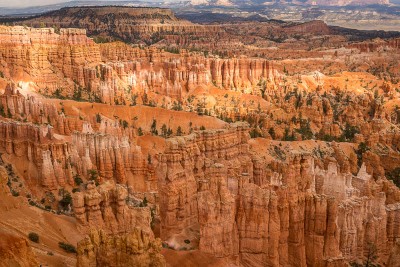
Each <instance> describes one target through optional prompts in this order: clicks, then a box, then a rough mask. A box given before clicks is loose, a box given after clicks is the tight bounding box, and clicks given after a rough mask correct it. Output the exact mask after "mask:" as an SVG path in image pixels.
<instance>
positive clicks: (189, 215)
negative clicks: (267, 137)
mask: <svg viewBox="0 0 400 267" xmlns="http://www.w3.org/2000/svg"><path fill="white" fill-rule="evenodd" d="M231 127H232V128H230V129H225V130H221V131H204V132H200V133H197V134H196V135H192V136H189V137H182V138H173V139H170V140H169V147H168V148H167V150H166V152H165V153H164V154H162V155H160V158H159V161H160V166H159V169H160V172H159V173H157V175H158V177H159V191H160V192H159V194H160V211H161V214H160V216H161V237H162V239H163V240H167V243H168V244H169V245H170V246H172V247H175V248H176V249H179V248H180V247H183V246H184V244H183V243H180V242H182V240H183V239H185V238H184V237H182V235H187V236H190V235H189V234H188V233H192V232H195V233H197V236H196V238H198V239H199V245H198V247H199V249H200V250H202V251H205V252H208V253H211V254H213V255H215V256H217V257H234V258H236V259H237V260H238V261H240V263H241V264H243V265H244V266H279V265H286V266H344V265H345V263H346V262H350V261H355V260H357V259H361V258H363V255H364V253H365V252H366V251H367V249H368V246H369V245H370V244H374V245H375V246H376V247H377V248H378V251H377V254H378V256H379V260H380V262H382V263H387V260H388V256H389V254H390V251H391V250H392V248H393V244H394V241H393V240H396V238H398V237H399V234H400V233H399V231H398V229H397V228H398V227H397V226H394V225H398V222H397V221H398V220H399V214H398V212H399V209H398V202H397V204H389V203H388V202H387V197H390V195H391V194H390V193H387V190H385V189H384V187H383V186H382V183H381V182H379V181H377V182H376V181H375V180H374V179H372V176H371V175H369V174H368V173H367V171H366V166H365V165H363V166H362V167H361V169H360V170H359V172H358V174H357V175H356V176H354V175H352V174H351V173H350V172H349V171H347V172H343V173H341V172H340V171H339V170H340V168H339V164H338V163H337V162H335V161H332V162H331V163H329V164H328V167H327V169H325V168H321V167H319V166H320V164H319V163H318V164H316V163H315V160H314V158H313V157H311V156H309V155H306V154H298V155H296V154H293V155H291V156H290V157H289V158H288V159H287V161H286V162H281V161H277V160H273V161H270V160H267V161H266V160H263V159H260V158H258V157H257V155H252V154H251V153H250V152H249V150H248V144H247V140H248V134H247V129H246V126H245V125H242V124H236V125H232V126H231ZM322 166H323V165H322ZM347 169H348V168H347ZM391 188H392V189H393V190H395V191H396V192H398V189H395V187H394V185H393V184H391ZM196 231H197V232H196ZM388 236H390V238H388ZM188 238H189V237H188ZM193 239H195V238H193ZM388 239H390V240H392V241H390V242H388Z"/></svg>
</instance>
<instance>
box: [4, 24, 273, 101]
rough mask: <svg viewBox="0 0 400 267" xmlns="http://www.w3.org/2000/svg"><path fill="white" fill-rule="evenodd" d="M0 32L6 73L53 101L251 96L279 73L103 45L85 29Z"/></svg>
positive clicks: (244, 61)
mask: <svg viewBox="0 0 400 267" xmlns="http://www.w3.org/2000/svg"><path fill="white" fill-rule="evenodd" d="M0 34H1V36H2V38H1V42H0V55H1V61H0V69H1V71H2V73H3V74H4V75H6V76H7V77H10V78H12V79H13V80H15V81H23V82H25V81H29V82H30V83H31V84H30V86H32V87H34V88H37V90H38V92H40V93H42V94H44V95H46V96H52V97H68V98H72V99H74V100H82V99H86V100H91V101H96V102H102V103H111V104H114V103H115V104H125V103H131V101H132V96H133V95H135V94H137V95H139V96H143V95H144V94H145V93H146V92H147V93H148V92H155V93H157V94H161V95H164V96H166V97H171V98H174V99H177V100H182V98H183V96H185V95H186V94H187V93H188V92H189V91H190V90H193V89H195V88H196V87H197V86H211V85H213V86H218V87H222V88H225V89H229V90H232V89H235V90H246V91H249V92H250V91H251V90H252V88H253V87H254V86H256V85H257V83H259V81H260V80H261V79H268V80H270V81H271V82H272V81H273V80H274V78H275V75H276V73H275V72H274V71H273V67H272V64H270V63H269V62H268V61H266V60H262V59H251V58H246V57H241V58H237V59H218V58H215V57H210V58H206V57H204V56H203V55H201V56H200V55H197V56H190V55H189V54H187V53H185V52H183V53H182V54H180V55H171V54H170V53H165V52H163V51H161V50H159V49H154V48H152V49H139V48H132V47H130V46H128V45H122V44H118V43H116V44H115V43H111V44H102V45H101V46H100V45H97V44H95V43H94V42H93V41H92V40H91V39H89V38H87V37H86V31H85V30H83V29H61V30H60V33H59V34H57V33H55V32H54V29H53V28H43V29H35V28H28V27H22V26H15V27H6V26H1V27H0ZM141 98H142V97H141ZM139 99H140V98H139ZM144 104H148V103H144Z"/></svg>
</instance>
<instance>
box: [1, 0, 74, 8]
mask: <svg viewBox="0 0 400 267" xmlns="http://www.w3.org/2000/svg"><path fill="white" fill-rule="evenodd" d="M62 2H67V1H65V0H0V6H2V7H27V6H39V5H51V4H58V3H62Z"/></svg>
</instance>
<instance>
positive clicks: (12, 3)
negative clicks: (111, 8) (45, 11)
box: [0, 0, 151, 8]
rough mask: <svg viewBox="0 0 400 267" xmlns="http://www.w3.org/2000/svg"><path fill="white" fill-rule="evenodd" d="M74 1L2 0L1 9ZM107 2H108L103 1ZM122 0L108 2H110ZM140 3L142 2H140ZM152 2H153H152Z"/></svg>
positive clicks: (0, 1) (109, 0)
mask: <svg viewBox="0 0 400 267" xmlns="http://www.w3.org/2000/svg"><path fill="white" fill-rule="evenodd" d="M71 1H74V0H0V7H17V8H18V7H29V6H43V5H52V4H59V3H63V2H71ZM92 1H93V0H92ZM103 1H107V0H103ZM113 1H121V0H108V2H113ZM139 1H140V0H139ZM150 1H151V0H150Z"/></svg>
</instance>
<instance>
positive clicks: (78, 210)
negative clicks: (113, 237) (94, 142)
mask: <svg viewBox="0 0 400 267" xmlns="http://www.w3.org/2000/svg"><path fill="white" fill-rule="evenodd" d="M127 199H128V189H127V188H126V187H124V186H123V185H120V184H117V185H116V184H114V183H112V182H106V183H103V184H101V185H100V186H98V187H96V185H95V183H94V182H89V183H88V184H87V185H86V190H85V191H84V192H77V193H75V194H74V196H73V205H74V212H75V217H76V218H77V221H78V224H79V225H81V226H83V227H85V228H88V229H91V228H94V229H103V230H106V231H109V232H112V233H122V232H125V233H126V232H131V231H133V230H134V229H135V228H136V227H138V228H140V229H142V230H144V231H147V232H149V233H152V232H151V229H150V223H151V219H152V218H151V213H150V208H149V207H134V206H132V205H128V204H127Z"/></svg>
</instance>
